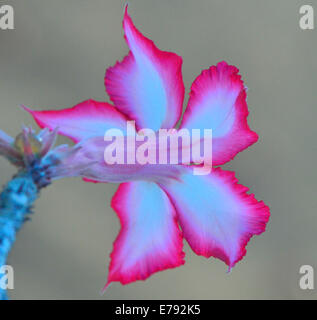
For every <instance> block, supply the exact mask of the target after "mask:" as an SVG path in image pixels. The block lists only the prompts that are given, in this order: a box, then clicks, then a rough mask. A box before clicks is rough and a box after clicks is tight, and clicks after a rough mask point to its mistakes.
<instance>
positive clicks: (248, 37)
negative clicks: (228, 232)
mask: <svg viewBox="0 0 317 320" xmlns="http://www.w3.org/2000/svg"><path fill="white" fill-rule="evenodd" d="M308 2H310V4H312V5H315V10H316V12H317V2H316V1H299V0H278V1H276V0H267V1H262V0H226V1H223V0H196V1H192V0H172V1H170V0H169V1H168V0H161V1H154V0H131V1H129V4H130V7H129V11H130V14H131V15H132V18H133V19H134V22H135V24H136V25H137V27H138V28H140V30H141V31H142V32H143V33H144V34H145V35H146V36H148V37H150V38H151V39H153V40H154V41H155V43H156V44H157V46H158V47H159V48H161V49H163V50H167V51H173V52H176V53H178V54H180V55H182V56H183V59H184V64H183V76H184V82H185V86H186V93H187V94H186V101H187V97H188V90H189V88H190V85H191V83H192V81H193V80H194V78H195V77H196V76H197V75H198V74H200V72H201V70H202V69H205V68H208V67H209V66H210V65H213V64H216V63H217V62H219V61H221V60H226V61H228V62H229V63H231V64H234V65H237V66H238V67H239V68H240V71H241V73H242V76H243V79H244V80H245V83H246V85H247V86H248V88H249V91H248V104H249V110H250V116H249V124H250V126H251V128H253V129H254V130H255V131H256V132H257V133H258V134H259V136H260V140H259V142H258V143H257V144H255V145H254V146H252V147H250V148H249V149H248V150H246V151H244V152H243V153H240V154H239V155H238V156H237V157H236V158H235V160H234V161H233V162H231V163H230V164H229V165H226V168H228V169H231V170H234V171H236V173H237V176H238V178H239V181H240V183H242V184H244V185H247V186H249V187H250V188H251V191H252V192H254V193H255V195H256V197H257V198H258V199H263V200H264V201H265V202H266V203H267V204H268V205H269V206H270V207H271V215H272V216H271V220H270V222H269V224H268V227H267V232H266V233H264V234H263V235H261V236H260V237H255V238H253V239H252V241H251V242H250V243H249V245H248V248H247V249H248V253H247V256H246V258H245V259H244V260H242V261H241V262H240V263H239V264H237V266H236V267H235V268H234V269H233V271H232V273H231V274H227V273H226V267H225V265H224V264H223V263H222V262H221V261H218V260H215V259H209V260H207V259H205V258H202V257H198V256H196V255H194V254H193V253H192V252H191V250H190V249H189V247H188V245H187V244H185V251H186V254H187V263H186V265H185V266H183V267H180V268H177V269H173V270H168V271H165V272H161V273H157V274H155V275H153V276H152V277H151V278H150V279H148V280H147V281H146V282H136V283H134V284H130V285H128V286H125V287H123V286H121V285H120V284H113V285H112V286H111V288H110V289H109V291H108V292H107V293H106V294H105V295H104V296H100V295H99V290H100V289H101V288H102V286H103V284H104V282H105V280H106V275H107V267H108V264H109V254H110V252H111V251H112V243H113V241H114V239H115V238H116V236H117V233H118V231H119V221H118V219H117V218H116V215H115V213H114V212H113V211H112V209H111V208H110V200H111V197H112V195H113V194H114V192H115V190H116V188H117V185H112V184H98V185H95V184H88V183H84V182H81V181H80V179H70V180H62V181H58V182H56V183H54V184H53V185H52V186H50V187H49V188H47V189H46V190H44V191H43V192H42V195H41V198H40V200H39V201H38V202H37V204H36V208H35V214H34V215H33V217H32V221H31V222H28V223H26V225H25V226H24V228H23V229H22V231H21V232H20V233H19V235H18V239H17V242H16V245H15V247H14V249H13V251H12V253H11V255H10V258H9V263H10V264H12V265H13V267H14V270H15V289H14V290H13V291H12V292H10V294H11V297H12V298H13V299H74V298H76V299H222V298H229V299H269V298H270V299H282V298H285V299H301V298H307V299H312V298H317V289H316V290H315V291H309V290H308V291H302V290H301V289H300V288H299V286H298V281H299V277H300V275H299V268H300V266H301V265H303V264H310V265H312V266H313V267H315V268H316V270H317V250H316V245H317V244H316V240H317V235H316V229H317V219H316V207H317V196H316V189H317V188H316V181H317V170H316V155H317V148H316V146H317V143H316V131H317V129H316V119H317V117H316V116H317V112H316V110H317V101H316V97H317V90H316V85H317V57H316V52H317V41H316V40H317V29H315V30H311V31H303V30H301V29H300V28H299V17H300V15H299V7H300V6H301V5H303V4H309V3H308ZM2 3H3V4H11V5H12V6H13V7H14V9H15V30H11V31H2V30H0V68H1V69H0V70H1V71H0V97H1V104H0V108H1V109H0V110H1V112H0V128H1V129H2V130H5V131H6V132H7V133H9V134H11V135H15V134H16V133H18V131H19V130H20V128H21V125H22V123H24V124H28V125H29V124H32V125H33V126H35V124H34V122H33V121H32V119H31V117H30V116H29V115H28V114H26V113H25V112H23V111H22V110H20V109H19V107H18V106H19V105H20V104H25V105H27V106H30V107H32V108H35V109H38V110H40V109H50V108H65V107H72V106H73V105H75V104H77V103H78V102H80V101H83V100H86V99H88V98H93V99H97V100H104V101H109V99H108V97H107V95H106V93H105V90H104V85H103V78H104V72H105V69H106V68H107V67H109V66H112V65H113V64H114V63H115V62H116V61H117V60H121V59H122V58H123V56H125V55H126V54H127V52H128V49H127V46H126V44H125V42H124V39H123V31H122V27H121V21H122V17H123V8H124V1H118V0H90V1H87V0H67V1H65V0H54V1H49V0H28V1H25V0H19V1H18V0H16V1H13V0H11V1H10V0H7V1H4V0H1V1H0V4H2ZM65 141H67V140H66V139H63V138H61V139H60V142H65ZM14 172H15V169H14V168H13V167H12V166H11V165H10V164H8V163H7V162H6V161H5V160H4V159H0V183H1V184H4V183H5V182H6V181H8V180H9V179H10V178H11V176H12V175H13V174H14Z"/></svg>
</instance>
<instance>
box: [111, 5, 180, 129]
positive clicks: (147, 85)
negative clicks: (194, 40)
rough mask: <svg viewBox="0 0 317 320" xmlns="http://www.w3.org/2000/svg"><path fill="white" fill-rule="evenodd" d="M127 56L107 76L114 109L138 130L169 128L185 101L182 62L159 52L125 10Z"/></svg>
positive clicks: (175, 121) (166, 53)
mask: <svg viewBox="0 0 317 320" xmlns="http://www.w3.org/2000/svg"><path fill="white" fill-rule="evenodd" d="M123 28H124V33H125V39H126V41H127V44H128V46H129V48H130V52H129V54H128V55H127V56H126V57H125V58H124V59H123V61H122V62H118V63H117V64H116V65H115V66H114V67H112V68H109V69H108V70H107V72H106V77H105V86H106V90H107V92H108V94H109V96H110V98H111V100H112V101H113V103H114V104H115V106H116V107H117V108H118V109H119V110H120V111H122V112H123V113H125V114H126V115H128V117H129V118H130V119H133V120H136V124H137V126H138V127H139V128H151V129H153V130H158V129H159V128H172V127H174V125H175V124H176V123H177V121H178V119H179V118H180V116H181V112H182V104H183V99H184V84H183V79H182V73H181V67H182V58H181V57H179V56H178V55H176V54H174V53H171V52H165V51H161V50H159V49H158V48H157V47H156V46H155V45H154V43H153V42H152V41H151V40H149V39H147V38H145V37H144V36H143V35H142V34H141V33H140V32H139V31H138V30H137V29H136V27H135V26H134V24H133V22H132V20H131V18H130V16H129V15H128V12H127V8H126V11H125V15H124V20H123Z"/></svg>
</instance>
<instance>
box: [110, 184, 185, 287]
mask: <svg viewBox="0 0 317 320" xmlns="http://www.w3.org/2000/svg"><path fill="white" fill-rule="evenodd" d="M112 207H113V209H114V210H115V211H116V212H117V214H118V216H119V219H120V222H121V231H120V234H119V236H118V238H117V239H116V241H115V243H114V249H113V252H112V254H111V264H110V268H109V275H108V283H107V285H106V287H107V286H108V285H109V284H110V283H111V282H114V281H119V282H121V283H122V284H128V283H130V282H133V281H136V280H145V279H146V278H148V277H149V276H151V275H152V274H153V273H154V272H158V271H162V270H165V269H168V268H175V267H178V266H180V265H182V264H184V259H183V258H184V253H183V251H182V248H183V242H182V234H181V231H180V230H179V228H178V225H177V221H176V217H175V210H174V207H173V205H172V204H171V202H170V200H169V199H168V197H167V195H166V194H165V193H164V191H163V190H161V189H160V187H159V186H158V185H157V184H155V183H152V182H130V183H124V184H121V185H120V186H119V189H118V191H117V193H116V194H115V196H114V197H113V199H112Z"/></svg>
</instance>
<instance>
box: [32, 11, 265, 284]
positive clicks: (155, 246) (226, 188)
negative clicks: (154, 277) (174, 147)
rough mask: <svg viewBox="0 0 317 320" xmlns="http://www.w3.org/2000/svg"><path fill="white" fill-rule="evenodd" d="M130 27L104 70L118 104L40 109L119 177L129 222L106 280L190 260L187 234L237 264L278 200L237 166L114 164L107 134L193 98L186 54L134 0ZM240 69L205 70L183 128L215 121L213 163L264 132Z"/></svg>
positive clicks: (158, 123)
mask: <svg viewBox="0 0 317 320" xmlns="http://www.w3.org/2000/svg"><path fill="white" fill-rule="evenodd" d="M123 28H124V34H125V40H126V42H127V44H128V46H129V49H130V52H129V54H128V55H127V56H126V57H125V58H124V59H123V60H122V61H121V62H117V63H116V65H115V66H113V67H111V68H109V69H108V70H107V72H106V76H105V86H106V91H107V93H108V94H109V96H110V99H111V101H112V102H113V105H110V104H109V103H106V102H98V101H93V100H87V101H85V102H82V103H80V104H78V105H76V106H75V107H73V108H70V109H64V110H56V111H33V110H30V109H27V110H28V111H29V112H30V113H31V114H32V116H33V117H34V119H35V120H36V122H37V123H38V124H39V125H40V126H41V127H48V128H50V129H52V130H53V129H55V128H56V127H58V128H59V129H58V132H59V133H60V134H62V135H64V136H67V137H70V138H71V139H73V140H74V141H76V142H78V141H82V143H83V146H82V150H83V151H82V152H85V156H86V157H87V156H88V158H91V159H92V160H94V161H96V162H98V163H95V164H94V165H92V166H91V174H90V175H89V178H90V179H91V178H93V180H94V181H99V182H120V183H121V185H120V186H119V188H118V190H117V192H116V194H115V195H114V197H113V199H112V207H113V209H114V210H115V211H116V213H117V214H118V217H119V219H120V222H121V231H120V233H119V236H118V238H117V239H116V241H115V243H114V248H113V252H112V254H111V263H110V268H109V275H108V282H107V285H108V284H110V283H111V282H114V281H119V282H121V283H122V284H127V283H131V282H133V281H136V280H145V279H146V278H148V277H149V276H150V275H151V274H153V273H154V272H157V271H161V270H164V269H168V268H175V267H178V266H180V265H183V264H184V252H183V238H185V239H186V240H187V242H188V243H189V245H190V246H191V248H192V249H193V251H194V252H195V253H196V254H198V255H202V256H205V257H207V258H209V257H211V256H212V257H215V258H219V259H221V260H223V261H224V262H225V263H226V264H227V265H228V267H229V269H231V268H232V267H233V266H234V265H235V264H236V263H237V262H238V261H239V260H241V259H242V258H243V256H244V255H245V253H246V249H245V247H246V245H247V243H248V241H249V239H250V238H251V237H252V236H253V235H259V234H261V233H262V232H264V231H265V227H266V223H267V222H268V219H269V208H268V207H267V206H266V205H265V204H264V203H263V202H262V201H257V200H256V199H255V198H254V196H253V195H252V194H248V193H247V191H248V188H247V187H244V186H242V185H240V184H238V183H237V179H236V178H235V175H234V173H233V172H229V171H224V170H222V169H220V168H219V167H218V168H214V169H213V170H212V171H211V173H210V174H208V175H193V173H192V167H190V166H185V165H181V164H179V165H150V164H146V165H138V164H133V165H127V164H126V165H116V164H114V165H107V164H106V163H105V162H104V159H103V150H104V147H105V142H104V139H103V138H104V134H105V131H107V130H108V129H111V128H118V129H120V130H122V131H124V130H125V128H126V121H127V120H135V123H136V126H137V128H151V129H153V130H156V131H157V130H159V129H160V128H167V129H168V128H173V127H175V125H176V123H177V122H178V121H179V119H180V117H181V113H182V107H183V99H184V85H183V80H182V73H181V67H182V58H181V57H180V56H178V55H176V54H174V53H170V52H165V51H161V50H159V49H158V48H157V47H156V46H155V45H154V43H153V42H152V41H151V40H149V39H147V38H146V37H144V36H143V35H142V34H141V33H140V31H138V30H137V29H136V27H135V26H134V24H133V22H132V20H131V18H130V16H129V15H128V12H127V9H126V11H125V15H124V20H123ZM238 72H239V70H238V69H237V68H236V67H234V66H230V65H228V64H227V63H226V62H221V63H219V64H217V65H216V66H212V67H210V68H209V69H207V70H204V71H203V72H202V73H201V74H200V75H199V76H198V77H197V78H196V80H195V81H194V83H193V84H192V87H191V92H190V98H189V102H188V106H187V109H186V111H185V114H184V117H183V120H182V122H181V124H180V128H187V129H189V130H191V129H193V128H195V129H201V130H203V129H209V128H211V129H212V130H213V154H212V157H213V164H214V166H219V165H222V164H224V163H226V162H228V161H230V160H231V159H233V158H234V157H235V156H236V154H237V153H238V152H241V151H242V150H244V149H246V148H247V147H249V146H250V145H252V144H253V143H255V142H256V141H257V139H258V137H257V134H256V133H255V132H253V131H251V130H250V128H249V126H248V123H247V116H248V108H247V103H246V89H245V87H244V84H243V82H242V80H241V77H240V75H239V74H238Z"/></svg>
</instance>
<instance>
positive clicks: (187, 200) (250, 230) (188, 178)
mask: <svg viewBox="0 0 317 320" xmlns="http://www.w3.org/2000/svg"><path fill="white" fill-rule="evenodd" d="M163 188H164V189H165V191H166V192H167V194H168V195H169V197H170V199H171V201H172V203H173V204H174V206H175V208H176V210H177V215H178V219H179V221H180V225H181V228H182V230H183V234H184V237H185V239H186V240H187V241H188V243H189V245H190V246H191V248H192V249H193V250H194V252H195V253H196V254H198V255H203V256H205V257H207V258H209V257H210V256H213V257H215V258H219V259H221V260H223V261H224V262H225V263H226V264H227V265H228V266H229V269H231V268H232V267H233V266H234V265H235V264H236V263H237V262H238V261H239V260H241V259H242V258H243V256H244V255H245V253H246V249H245V247H246V245H247V243H248V241H249V239H250V238H251V237H252V236H253V235H259V234H261V233H262V232H264V231H265V226H266V223H267V221H268V219H269V215H270V213H269V208H268V207H267V206H266V205H265V204H264V203H263V202H262V201H260V202H259V201H257V200H256V199H255V198H254V195H253V194H251V195H250V194H247V193H246V192H247V191H248V188H247V187H244V186H242V185H240V184H238V183H237V179H236V178H235V176H234V173H233V172H229V171H223V170H221V169H220V168H217V169H214V170H213V171H212V172H211V173H210V174H209V175H206V176H195V175H193V174H192V172H191V171H188V172H187V173H185V174H183V175H182V177H181V178H180V181H176V180H173V181H170V182H169V183H168V184H166V185H163Z"/></svg>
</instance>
